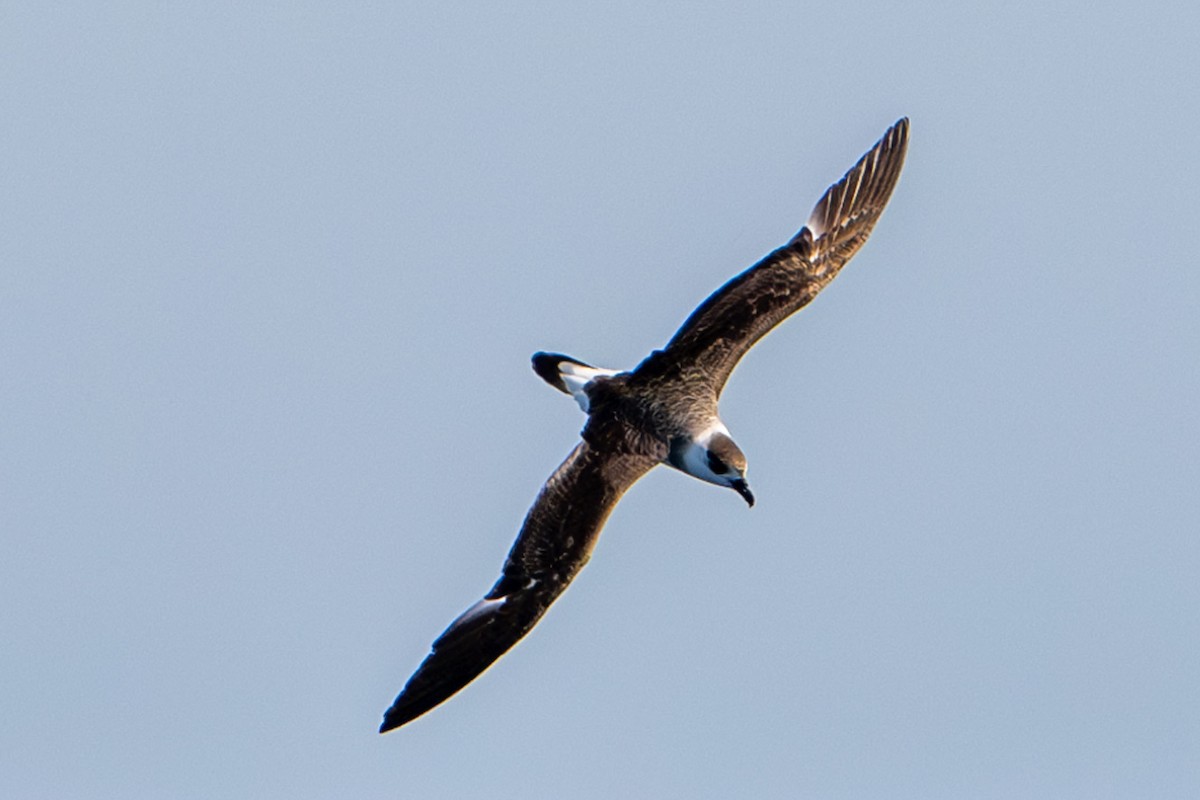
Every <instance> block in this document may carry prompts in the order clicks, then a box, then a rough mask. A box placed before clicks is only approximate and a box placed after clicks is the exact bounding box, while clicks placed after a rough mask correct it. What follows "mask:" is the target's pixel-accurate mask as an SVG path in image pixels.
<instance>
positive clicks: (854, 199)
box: [635, 118, 908, 394]
mask: <svg viewBox="0 0 1200 800" xmlns="http://www.w3.org/2000/svg"><path fill="white" fill-rule="evenodd" d="M907 149H908V119H907V118H904V119H901V120H900V121H899V122H897V123H896V124H895V125H893V126H892V127H891V128H889V129H888V130H887V132H886V133H885V134H884V135H883V138H881V139H880V140H879V141H878V142H876V143H875V146H874V147H872V148H871V150H870V151H869V152H868V153H867V154H866V155H864V156H863V157H862V158H861V159H859V161H858V163H857V164H855V165H854V166H853V167H852V168H851V169H850V171H849V172H847V173H846V174H845V176H844V177H843V178H842V179H841V180H840V181H838V182H837V183H835V184H834V185H833V186H831V187H829V189H828V190H827V191H826V192H825V195H824V197H822V198H821V200H820V202H818V203H817V205H816V207H815V208H814V209H813V212H812V215H811V216H810V217H809V219H808V224H807V225H806V226H805V227H803V228H801V229H800V232H799V233H797V234H796V235H795V237H793V238H792V240H791V241H790V242H788V243H787V244H786V245H784V246H783V247H781V248H779V249H778V250H776V251H775V252H773V253H771V254H770V255H768V256H767V257H766V258H764V259H763V260H762V261H760V262H759V263H757V264H755V265H754V266H753V267H751V268H750V269H748V270H746V271H745V272H743V273H742V274H740V275H738V276H737V277H735V278H733V279H731V280H730V281H729V282H728V283H726V284H725V285H724V286H722V287H721V288H720V289H718V290H717V291H716V292H714V293H713V294H712V295H711V296H710V297H709V298H708V299H707V300H705V301H704V302H703V303H702V304H701V305H700V307H699V308H697V309H696V310H695V311H694V312H692V315H691V316H690V317H688V319H687V321H686V322H684V323H683V326H682V327H681V328H680V329H679V331H678V332H676V334H675V336H674V337H673V338H672V339H671V341H670V342H668V343H667V346H666V347H665V348H664V349H663V350H660V351H657V352H655V353H654V354H652V355H651V356H650V357H649V358H647V359H646V360H645V361H644V362H642V364H641V365H640V366H639V367H638V368H637V370H635V374H640V375H642V376H645V377H656V376H658V375H662V374H665V373H667V372H670V371H673V370H677V369H680V368H683V367H686V368H687V369H689V370H691V369H692V368H693V367H695V368H698V369H699V371H700V372H701V373H702V374H704V375H705V377H706V379H707V380H709V381H711V382H712V383H713V384H714V385H715V387H716V389H717V392H718V394H719V393H720V390H721V388H722V387H724V385H725V381H726V380H727V379H728V378H729V373H730V372H732V371H733V368H734V367H735V366H736V365H737V362H738V361H739V360H740V359H741V357H742V356H743V355H745V354H746V351H747V350H749V349H750V348H751V347H753V346H754V343H755V342H757V341H758V340H759V339H761V338H762V337H763V336H765V335H766V334H767V333H768V332H770V330H771V329H772V328H774V327H775V326H776V325H778V324H779V323H780V322H782V321H783V320H785V319H786V318H787V317H789V316H791V315H792V314H794V313H795V312H797V311H799V310H800V309H801V308H803V307H804V306H806V305H807V304H808V303H809V302H810V301H811V300H812V299H813V298H814V297H816V296H817V293H818V292H820V291H821V289H823V288H825V285H826V284H828V283H829V282H830V281H831V280H833V278H834V276H836V275H837V273H838V271H839V270H840V269H841V268H842V266H843V265H845V263H846V262H847V261H849V260H850V258H851V257H852V256H853V255H854V254H855V253H856V252H858V249H859V248H860V247H862V245H863V243H864V242H866V240H867V236H868V235H869V234H870V233H871V229H872V228H873V227H874V226H875V222H876V220H878V219H879V215H880V214H882V213H883V209H884V206H886V205H887V202H888V198H889V197H891V195H892V189H894V188H895V186H896V181H897V179H898V178H899V177H900V168H901V167H902V166H903V165H904V154H905V152H906V150H907Z"/></svg>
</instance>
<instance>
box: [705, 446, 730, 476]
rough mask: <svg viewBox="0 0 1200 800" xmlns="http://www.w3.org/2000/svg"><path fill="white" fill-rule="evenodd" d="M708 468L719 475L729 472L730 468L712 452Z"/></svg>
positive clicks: (709, 452)
mask: <svg viewBox="0 0 1200 800" xmlns="http://www.w3.org/2000/svg"><path fill="white" fill-rule="evenodd" d="M708 468H709V469H711V470H712V471H713V472H715V473H716V474H718V475H724V474H725V473H726V472H728V471H729V466H728V465H727V464H726V463H725V462H724V461H722V460H721V457H720V456H718V455H715V454H714V453H713V451H711V450H709V451H708Z"/></svg>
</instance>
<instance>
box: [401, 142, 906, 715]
mask: <svg viewBox="0 0 1200 800" xmlns="http://www.w3.org/2000/svg"><path fill="white" fill-rule="evenodd" d="M907 145H908V120H906V119H902V120H900V121H899V122H897V123H896V124H895V125H893V126H892V127H891V128H890V129H888V131H887V133H885V134H884V136H883V138H881V139H880V140H879V142H877V143H876V144H875V146H874V147H873V148H872V149H871V150H870V151H869V152H868V153H867V154H866V155H864V156H863V157H862V158H861V159H860V160H859V161H858V163H857V164H855V166H854V167H852V168H851V169H850V171H849V172H847V173H846V175H845V176H844V177H843V178H842V179H841V180H840V181H839V182H838V183H836V184H834V185H833V186H831V187H830V188H829V189H828V190H827V191H826V192H825V194H824V195H823V196H822V198H821V200H820V201H819V202H818V203H817V205H816V207H815V208H814V209H813V212H812V214H811V216H810V217H809V220H808V223H807V225H805V227H803V228H801V230H800V232H799V233H797V234H796V235H795V236H794V237H793V238H792V239H791V241H789V242H788V243H787V244H786V245H784V246H783V247H781V248H779V249H778V250H776V251H774V252H773V253H771V254H769V255H768V256H767V257H766V258H764V259H763V260H762V261H760V262H759V263H758V264H756V265H754V266H753V267H751V268H750V269H748V270H746V271H745V272H743V273H741V274H740V275H738V276H736V277H734V278H733V279H732V280H730V281H729V282H728V283H726V284H725V285H724V286H723V287H721V288H720V289H718V290H717V291H716V292H714V293H713V294H712V295H711V296H710V297H709V298H708V299H707V300H705V301H704V302H703V303H702V304H701V305H700V307H699V308H697V309H696V310H695V311H694V312H692V314H691V316H689V317H688V319H687V321H685V322H684V324H683V326H682V327H681V328H680V329H679V331H678V332H677V333H676V334H675V336H674V337H672V339H671V341H670V342H668V343H667V345H666V347H664V348H663V349H662V350H656V351H654V352H653V353H651V354H650V355H649V356H648V357H647V358H646V359H644V360H643V361H642V363H641V364H639V365H638V366H637V367H635V368H634V369H632V370H630V371H627V372H619V371H617V370H610V369H600V368H597V367H593V366H591V365H589V364H585V363H584V362H582V361H578V360H576V359H573V358H570V357H568V356H563V355H557V354H550V353H537V354H535V355H534V357H533V367H534V370H535V371H536V372H537V373H538V375H540V376H541V377H542V378H543V379H544V380H545V381H546V382H547V383H549V384H550V385H551V386H553V387H554V388H556V389H558V390H559V391H562V392H564V393H566V394H569V395H571V396H572V397H574V398H575V400H576V402H578V403H579V405H580V408H582V409H583V410H584V412H585V413H586V414H587V415H588V417H587V423H586V424H585V425H584V428H583V433H582V441H581V442H580V443H579V444H578V445H576V447H575V449H574V450H573V451H572V452H571V454H570V455H569V456H567V459H566V460H565V461H564V462H563V463H562V465H561V466H559V468H558V469H557V470H556V471H555V472H554V474H553V475H551V476H550V478H549V480H547V481H546V484H545V485H544V486H543V487H542V490H541V492H540V493H539V494H538V497H537V499H536V500H535V501H534V504H533V506H532V508H530V510H529V513H528V515H527V516H526V517H525V522H524V524H523V525H522V527H521V533H520V535H519V536H518V537H517V540H516V542H515V543H514V544H513V547H512V550H511V551H510V552H509V554H508V559H507V560H506V561H505V563H504V568H503V571H502V574H501V577H500V579H499V580H498V581H497V582H496V584H495V585H494V586H493V587H492V589H491V591H489V592H488V593H487V594H486V595H485V596H484V598H483V599H482V600H480V601H479V602H477V603H476V604H475V605H473V606H471V607H470V608H469V609H467V611H465V612H464V613H463V614H462V615H461V616H459V617H458V619H456V620H455V621H454V622H453V623H451V625H450V627H449V628H447V629H446V631H445V633H443V634H442V635H441V637H439V638H438V639H437V641H435V642H434V644H433V651H432V652H431V653H430V654H429V656H428V657H427V658H426V659H425V661H424V662H422V664H421V666H420V667H419V668H418V669H417V672H416V673H415V674H414V675H413V676H412V678H411V679H410V680H409V681H408V683H407V684H406V685H405V687H404V690H403V691H402V692H401V693H400V695H399V697H397V698H396V701H395V703H393V704H392V707H391V708H389V709H388V710H387V712H386V713H385V715H384V720H383V725H382V726H381V727H380V732H381V733H383V732H386V731H388V730H391V729H393V728H397V727H399V726H401V725H404V724H405V723H407V722H409V721H411V720H413V719H415V718H416V717H418V716H420V715H421V714H424V713H425V712H426V711H428V710H430V709H431V708H433V707H434V706H437V705H439V704H440V703H442V702H443V701H445V700H446V699H448V698H449V697H450V696H451V695H453V694H454V693H455V692H457V691H458V690H459V689H461V688H462V687H463V686H465V685H466V684H467V683H469V682H470V681H471V680H473V679H474V678H475V677H476V676H477V675H479V674H480V673H481V672H483V671H484V670H485V669H487V667H488V666H490V665H491V664H492V663H493V662H494V661H495V660H496V659H497V658H499V657H500V656H501V655H503V654H504V653H505V652H506V651H507V650H508V649H509V648H510V647H512V646H513V645H514V644H516V643H517V642H518V641H519V640H520V639H521V638H522V637H523V636H524V635H525V634H526V633H527V632H528V631H529V630H530V629H531V628H532V627H533V626H534V625H535V624H536V623H537V621H538V620H539V619H540V618H541V616H542V614H543V613H545V611H546V609H547V608H549V606H550V604H551V603H553V602H554V600H555V599H556V598H557V597H558V596H559V595H560V594H561V593H562V591H563V590H564V589H565V588H566V587H567V585H568V584H569V583H570V582H571V580H572V579H573V578H574V577H575V575H576V574H577V573H578V572H579V570H580V569H582V568H583V566H584V565H585V564H586V563H587V561H588V558H589V557H590V556H591V552H592V548H593V547H594V546H595V544H596V540H597V538H598V537H599V534H600V530H601V529H602V528H603V526H604V522H605V520H606V519H607V518H608V515H609V514H610V513H611V511H612V509H613V507H614V506H615V505H616V504H617V501H618V500H619V499H620V497H621V495H622V494H624V493H625V491H626V490H627V489H628V488H629V487H630V486H632V485H633V484H634V483H635V482H636V481H637V480H638V479H639V478H640V477H641V476H642V475H644V474H646V473H647V472H648V471H650V470H651V469H652V468H654V467H655V466H656V465H658V464H666V465H667V466H671V467H674V468H675V469H678V470H680V471H682V472H686V473H687V474H689V475H692V476H693V477H696V478H699V479H701V480H704V481H707V482H709V483H713V484H716V485H719V486H725V487H728V488H731V489H733V490H735V491H736V492H738V494H740V495H741V496H742V498H743V499H745V500H746V502H747V503H748V504H750V505H753V504H754V496H753V495H752V494H751V493H750V489H749V486H748V485H747V483H746V477H745V475H746V458H745V456H744V455H743V453H742V451H741V450H740V449H739V448H738V446H737V444H735V443H734V441H733V439H732V437H731V436H730V435H729V430H728V429H727V428H726V426H725V424H724V422H722V421H721V418H720V416H719V413H718V409H717V404H718V400H719V398H720V395H721V390H722V389H723V388H724V386H725V382H726V380H727V379H728V377H729V374H730V373H731V372H732V371H733V368H734V367H735V366H736V365H737V362H738V361H739V360H740V359H741V357H742V356H743V355H745V353H746V352H747V351H748V350H749V349H750V348H751V347H752V346H753V345H754V344H755V342H757V341H758V340H759V339H761V338H762V337H763V336H765V335H766V334H767V333H768V332H769V331H770V330H771V329H772V328H774V327H775V326H776V325H778V324H779V323H780V322H782V321H783V320H784V319H786V318H787V317H788V316H790V315H791V314H793V313H795V312H796V311H798V310H799V309H801V308H802V307H804V306H805V305H807V304H808V303H809V302H810V301H811V300H812V299H813V298H814V297H815V296H816V295H817V293H818V292H820V291H821V289H823V288H824V287H825V286H826V285H827V284H828V283H829V281H831V280H833V278H834V277H835V276H836V275H837V273H838V271H839V270H840V269H841V268H842V266H843V265H845V263H846V262H847V261H849V259H850V257H851V256H853V255H854V253H855V252H857V251H858V249H859V248H860V247H861V246H862V244H863V243H864V242H865V241H866V239H867V236H868V235H869V234H870V232H871V228H872V227H873V226H874V224H875V222H876V220H877V219H878V218H879V215H880V214H881V213H882V212H883V209H884V206H886V204H887V201H888V198H889V197H890V196H891V193H892V190H893V189H894V188H895V185H896V181H897V179H898V178H899V175H900V169H901V167H902V166H903V164H904V155H905V152H906V150H907Z"/></svg>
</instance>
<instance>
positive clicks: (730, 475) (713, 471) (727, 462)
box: [667, 425, 754, 506]
mask: <svg viewBox="0 0 1200 800" xmlns="http://www.w3.org/2000/svg"><path fill="white" fill-rule="evenodd" d="M667 463H669V464H670V465H671V466H673V467H675V468H676V469H679V470H682V471H683V472H686V473H687V474H689V475H691V476H693V477H695V478H699V479H700V480H702V481H708V482H709V483H715V484H716V485H717V486H725V487H727V488H729V489H733V490H734V491H735V492H737V493H738V494H740V495H741V496H742V499H743V500H745V501H746V503H747V504H748V505H751V506H752V505H754V495H753V494H751V492H750V485H749V484H747V483H746V456H745V454H744V453H742V450H741V448H740V447H738V446H737V444H736V443H734V441H733V439H731V438H730V436H729V432H728V431H727V430H725V426H724V425H718V426H714V427H713V428H711V429H709V430H707V431H705V432H704V433H703V434H701V435H700V436H698V437H697V438H695V439H684V438H681V439H677V440H675V441H674V442H673V443H672V447H671V454H670V456H668V458H667Z"/></svg>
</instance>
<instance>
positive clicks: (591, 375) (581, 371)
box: [558, 361, 620, 414]
mask: <svg viewBox="0 0 1200 800" xmlns="http://www.w3.org/2000/svg"><path fill="white" fill-rule="evenodd" d="M619 372H620V370H616V369H600V368H599V367H585V366H583V365H582V364H574V363H572V362H570V361H563V362H560V363H559V365H558V374H559V376H560V377H561V378H562V382H563V383H564V384H565V385H566V387H567V391H569V392H570V393H571V396H572V397H574V398H575V402H576V403H578V404H579V407H580V408H582V409H583V413H585V414H586V413H587V410H588V396H587V385H588V384H589V383H591V382H592V381H593V380H595V379H596V378H607V377H610V376H612V375H616V374H617V373H619Z"/></svg>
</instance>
